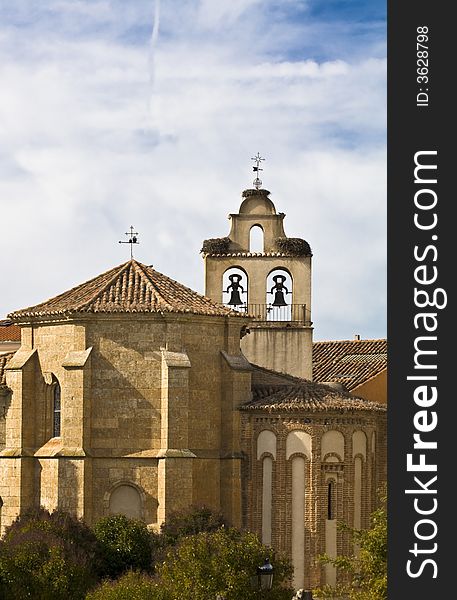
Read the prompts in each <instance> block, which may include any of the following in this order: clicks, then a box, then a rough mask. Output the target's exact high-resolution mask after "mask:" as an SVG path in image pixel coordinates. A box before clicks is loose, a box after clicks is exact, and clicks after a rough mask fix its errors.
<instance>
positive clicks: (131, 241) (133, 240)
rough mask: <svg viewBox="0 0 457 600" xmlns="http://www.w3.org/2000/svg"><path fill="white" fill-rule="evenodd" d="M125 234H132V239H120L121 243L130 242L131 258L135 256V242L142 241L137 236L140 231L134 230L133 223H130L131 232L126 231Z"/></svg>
mask: <svg viewBox="0 0 457 600" xmlns="http://www.w3.org/2000/svg"><path fill="white" fill-rule="evenodd" d="M125 235H126V236H127V237H129V236H130V239H128V240H127V241H126V242H122V241H121V240H119V244H130V258H133V244H139V243H140V242H139V241H138V238H137V235H138V231H133V225H130V232H128V231H126V232H125Z"/></svg>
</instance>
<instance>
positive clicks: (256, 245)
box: [249, 225, 264, 252]
mask: <svg viewBox="0 0 457 600" xmlns="http://www.w3.org/2000/svg"><path fill="white" fill-rule="evenodd" d="M263 248H264V246H263V229H262V228H261V227H260V225H253V226H252V227H251V230H250V232H249V252H263Z"/></svg>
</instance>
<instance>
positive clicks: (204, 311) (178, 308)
mask: <svg viewBox="0 0 457 600" xmlns="http://www.w3.org/2000/svg"><path fill="white" fill-rule="evenodd" d="M78 312H82V313H90V312H94V313H100V312H102V313H124V312H126V313H138V312H141V313H162V314H163V313H182V314H186V313H188V314H197V315H206V316H236V317H244V316H245V315H244V314H242V313H238V312H236V311H233V310H231V309H230V308H228V307H226V306H224V305H222V304H219V303H217V302H214V301H213V300H211V299H210V298H208V297H207V296H203V295H202V294H200V293H198V292H195V291H194V290H192V289H191V288H188V287H187V286H184V285H182V284H181V283H179V282H178V281H175V280H174V279H171V278H170V277H167V276H166V275H163V274H162V273H160V272H159V271H156V270H155V269H153V268H152V266H151V267H149V266H147V265H144V264H142V263H140V262H138V261H136V260H135V259H133V258H132V259H130V260H129V261H127V262H125V263H122V264H121V265H119V266H117V267H114V268H112V269H110V270H108V271H106V272H105V273H102V274H101V275H98V276H97V277H94V278H92V279H90V280H89V281H86V282H85V283H82V284H80V285H78V286H75V287H73V288H71V289H70V290H68V291H66V292H63V293H62V294H59V295H57V296H55V297H53V298H50V299H48V300H46V301H44V302H41V303H40V304H37V305H35V306H30V307H27V308H24V309H21V310H18V311H15V312H13V313H11V314H10V315H9V318H10V319H14V320H19V319H21V318H24V317H41V316H51V315H65V314H67V315H68V314H72V313H78Z"/></svg>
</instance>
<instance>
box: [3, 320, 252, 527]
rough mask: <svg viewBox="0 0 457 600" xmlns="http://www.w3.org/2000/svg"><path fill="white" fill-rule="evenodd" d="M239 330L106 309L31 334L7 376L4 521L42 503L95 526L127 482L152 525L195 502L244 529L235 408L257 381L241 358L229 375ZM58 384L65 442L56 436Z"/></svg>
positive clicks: (237, 324)
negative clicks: (252, 380)
mask: <svg viewBox="0 0 457 600" xmlns="http://www.w3.org/2000/svg"><path fill="white" fill-rule="evenodd" d="M243 323H244V320H243V319H230V318H229V319H227V318H225V317H222V318H221V317H204V316H195V315H176V314H169V315H159V314H154V315H138V314H119V315H118V314H100V315H87V316H84V318H80V319H79V320H78V321H75V322H72V321H67V322H64V323H59V322H54V323H51V322H48V323H36V324H34V326H33V328H32V327H24V328H23V346H24V347H23V348H21V350H20V351H19V352H18V354H17V356H16V362H15V363H14V364H13V368H12V369H11V370H10V371H9V372H8V376H7V377H8V383H9V385H10V387H11V388H12V389H13V395H12V400H11V403H12V404H11V407H10V409H9V410H8V415H7V419H6V423H5V428H6V435H5V438H6V440H5V442H6V443H5V445H6V448H5V449H4V451H3V452H2V455H3V456H2V457H0V458H1V460H0V469H2V468H3V472H4V480H5V481H7V482H8V486H7V487H6V486H4V487H3V488H1V492H0V496H1V497H2V499H3V502H4V506H3V509H2V517H3V518H2V521H3V523H2V525H3V526H5V525H7V524H8V520H11V518H13V517H14V516H16V515H17V513H18V510H20V509H21V510H22V509H25V508H27V507H28V506H32V505H39V504H43V505H44V506H46V507H48V508H49V509H54V508H62V509H64V510H69V511H70V512H73V513H74V514H76V515H77V516H79V517H84V518H85V519H86V520H87V521H88V522H92V521H94V520H97V519H98V518H100V517H101V516H104V515H106V514H109V512H110V511H111V510H112V509H113V506H115V507H119V506H122V502H123V501H124V500H123V499H125V498H128V497H129V493H130V492H128V490H124V491H125V493H124V492H123V490H121V491H120V492H119V491H118V493H116V498H117V499H116V501H115V502H114V504H111V505H110V498H111V495H112V494H113V493H114V491H115V490H116V489H118V488H119V487H120V486H130V488H131V497H132V498H133V497H135V493H137V494H138V497H139V503H140V504H139V505H140V506H141V509H140V512H141V518H143V519H144V520H145V521H146V523H148V524H149V525H151V526H156V527H157V526H158V525H159V524H160V522H161V521H162V520H163V519H164V518H166V516H167V514H168V513H169V512H170V511H173V510H177V509H180V508H184V507H186V506H189V505H191V504H207V505H209V506H211V507H213V508H214V509H216V510H219V509H222V510H224V511H225V513H226V517H227V518H228V519H229V520H230V521H233V522H238V521H239V519H240V513H241V508H240V502H241V500H240V489H239V487H240V486H239V476H238V475H237V474H238V473H239V462H240V456H239V415H238V412H237V411H236V410H234V407H237V406H238V404H239V403H241V402H245V401H246V400H247V399H248V398H249V394H250V376H249V375H248V374H247V372H248V370H247V368H246V361H245V360H244V363H243V365H242V367H241V368H233V367H232V366H230V365H229V364H228V363H227V360H226V359H225V358H223V356H222V354H221V352H225V353H226V355H227V356H228V357H232V356H233V357H235V359H236V357H240V358H242V357H241V355H240V351H239V339H240V329H241V326H242V325H243ZM235 362H236V360H235ZM57 382H58V384H59V385H60V388H61V404H62V409H61V435H60V437H58V438H53V437H52V436H53V398H54V395H53V394H54V390H55V387H56V385H57ZM227 382H230V384H229V385H228V387H226V386H225V383H227ZM30 415H33V419H32V418H31V417H30ZM237 452H238V454H237ZM24 453H25V454H26V455H27V456H30V457H31V458H30V459H27V461H28V462H24V461H25V460H26V459H25V458H21V457H23V456H25V454H24ZM33 455H35V457H36V458H32V456H33ZM29 463H30V465H29ZM27 469H29V470H30V469H31V471H30V476H27V477H25V478H24V476H23V473H24V472H25V470H27ZM13 471H14V473H13ZM132 490H135V492H133V491H132Z"/></svg>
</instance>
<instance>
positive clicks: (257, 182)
mask: <svg viewBox="0 0 457 600" xmlns="http://www.w3.org/2000/svg"><path fill="white" fill-rule="evenodd" d="M251 160H253V161H254V162H255V164H256V166H255V167H252V170H253V171H254V173H256V178H255V179H254V181H253V182H252V183H253V184H254V187H255V188H256V189H257V190H258V189H259V188H260V187H261V185H262V180H261V179H260V178H259V171H263V169H261V168H260V162H261V161H262V160H265V159H264V158H262V157H261V156H260V154H259V153H258V152H257V156H254V157H253V158H251Z"/></svg>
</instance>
